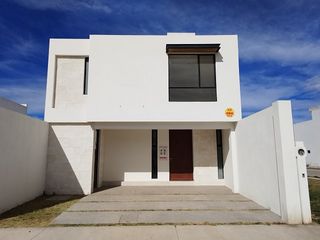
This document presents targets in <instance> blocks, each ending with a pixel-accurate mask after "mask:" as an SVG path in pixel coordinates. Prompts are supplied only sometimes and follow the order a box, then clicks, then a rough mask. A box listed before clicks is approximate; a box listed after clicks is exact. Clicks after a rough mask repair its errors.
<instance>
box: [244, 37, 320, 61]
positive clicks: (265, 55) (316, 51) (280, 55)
mask: <svg viewBox="0 0 320 240" xmlns="http://www.w3.org/2000/svg"><path fill="white" fill-rule="evenodd" d="M240 57H241V59H242V60H245V61H270V60H271V61H276V62H278V63H280V64H283V65H296V64H301V63H310V62H319V61H320V41H319V40H312V39H295V38H293V37H292V38H289V37H288V36H287V35H284V36H278V35H277V33H274V32H269V33H267V34H253V33H251V34H249V35H247V34H244V35H242V36H241V37H240Z"/></svg>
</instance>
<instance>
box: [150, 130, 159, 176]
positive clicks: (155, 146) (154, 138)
mask: <svg viewBox="0 0 320 240" xmlns="http://www.w3.org/2000/svg"><path fill="white" fill-rule="evenodd" d="M151 140H152V143H151V145H152V153H151V155H152V156H151V168H152V173H151V178H152V179H157V178H158V130H155V129H153V130H152V137H151Z"/></svg>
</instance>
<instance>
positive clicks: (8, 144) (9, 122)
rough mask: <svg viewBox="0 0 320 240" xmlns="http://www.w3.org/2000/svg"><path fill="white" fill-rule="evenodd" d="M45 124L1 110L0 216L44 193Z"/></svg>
mask: <svg viewBox="0 0 320 240" xmlns="http://www.w3.org/2000/svg"><path fill="white" fill-rule="evenodd" d="M47 140H48V124H47V123H45V122H42V121H39V120H36V119H33V118H30V117H28V116H26V115H23V114H20V113H17V112H14V111H11V110H7V109H4V108H0V153H1V156H0V192H1V194H0V213H2V212H4V211H6V210H9V209H10V208H13V207H15V206H17V205H20V204H22V203H24V202H27V201H29V200H32V199H34V198H36V197H38V196H40V195H41V194H42V193H43V191H44V186H45V173H46V152H47Z"/></svg>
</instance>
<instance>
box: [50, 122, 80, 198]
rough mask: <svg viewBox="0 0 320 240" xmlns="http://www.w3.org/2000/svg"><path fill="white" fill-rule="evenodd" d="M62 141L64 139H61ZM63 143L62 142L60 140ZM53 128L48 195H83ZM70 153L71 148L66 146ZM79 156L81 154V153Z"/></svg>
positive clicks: (51, 132)
mask: <svg viewBox="0 0 320 240" xmlns="http://www.w3.org/2000/svg"><path fill="white" fill-rule="evenodd" d="M61 139H63V138H62V137H61ZM60 141H61V140H60ZM60 141H59V138H58V136H57V135H56V133H55V131H54V130H53V128H52V126H50V128H49V140H48V153H47V172H46V173H47V174H46V189H45V192H46V193H47V194H49V195H50V194H75V195H83V194H84V192H83V189H82V187H81V185H80V183H79V180H78V178H77V176H76V174H75V171H74V169H73V168H74V167H76V166H73V167H72V165H71V163H70V160H69V159H68V156H67V154H66V153H65V151H64V148H63V147H62V146H61V143H60ZM65 149H66V150H68V149H69V151H70V146H65ZM78 154H81V153H80V152H79V153H78Z"/></svg>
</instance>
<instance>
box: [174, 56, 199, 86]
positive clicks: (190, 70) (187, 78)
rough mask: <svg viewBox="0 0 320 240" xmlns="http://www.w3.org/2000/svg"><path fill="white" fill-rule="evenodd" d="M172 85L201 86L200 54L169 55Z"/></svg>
mask: <svg viewBox="0 0 320 240" xmlns="http://www.w3.org/2000/svg"><path fill="white" fill-rule="evenodd" d="M169 78H170V79H169V85H170V87H199V72H198V56H197V55H170V56H169Z"/></svg>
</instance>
